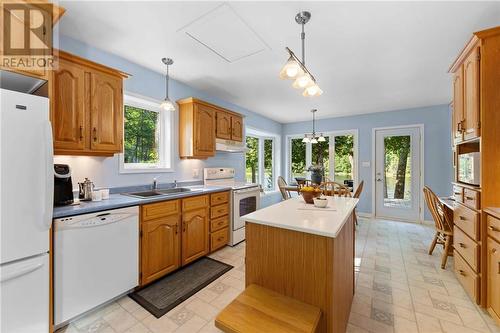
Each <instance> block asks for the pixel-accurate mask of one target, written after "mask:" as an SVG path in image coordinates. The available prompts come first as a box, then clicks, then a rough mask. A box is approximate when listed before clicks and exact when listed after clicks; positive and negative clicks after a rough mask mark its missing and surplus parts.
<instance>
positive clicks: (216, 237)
mask: <svg viewBox="0 0 500 333" xmlns="http://www.w3.org/2000/svg"><path fill="white" fill-rule="evenodd" d="M229 198H230V192H229V191H226V192H219V193H214V194H211V195H210V252H214V251H216V250H218V249H220V248H222V247H224V246H226V245H227V243H228V242H229V212H230V209H231V208H230V203H229Z"/></svg>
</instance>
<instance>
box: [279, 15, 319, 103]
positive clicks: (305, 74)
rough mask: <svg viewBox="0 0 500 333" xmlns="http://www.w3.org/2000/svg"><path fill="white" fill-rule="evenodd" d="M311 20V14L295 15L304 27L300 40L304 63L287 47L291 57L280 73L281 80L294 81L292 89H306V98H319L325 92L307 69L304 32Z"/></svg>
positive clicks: (296, 19) (296, 20)
mask: <svg viewBox="0 0 500 333" xmlns="http://www.w3.org/2000/svg"><path fill="white" fill-rule="evenodd" d="M310 19H311V13H310V12H300V13H298V14H297V15H295V22H297V23H298V24H300V25H301V26H302V32H301V34H300V39H301V41H302V61H301V60H299V59H298V58H297V56H296V55H295V53H293V52H292V50H290V49H289V48H288V47H287V48H286V50H287V52H288V54H289V55H290V57H289V58H288V61H287V62H286V64H285V65H284V66H283V68H282V69H281V71H280V78H281V79H283V80H294V81H293V84H292V87H294V88H296V89H304V92H303V93H302V95H303V96H306V97H314V96H319V95H321V94H322V93H323V90H321V88H320V87H319V86H318V84H317V83H316V79H315V78H314V76H313V75H312V74H311V72H309V70H308V69H307V67H306V60H305V58H306V57H305V39H306V33H305V32H304V26H305V24H306V23H307V22H309V20H310Z"/></svg>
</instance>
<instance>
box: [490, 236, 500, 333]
mask: <svg viewBox="0 0 500 333" xmlns="http://www.w3.org/2000/svg"><path fill="white" fill-rule="evenodd" d="M487 246H488V250H487V265H488V295H487V299H488V303H487V307H488V311H489V312H490V313H491V315H492V316H493V317H494V318H495V319H496V320H497V322H498V324H499V325H500V243H498V242H496V241H495V240H494V239H492V238H490V237H488V245H487Z"/></svg>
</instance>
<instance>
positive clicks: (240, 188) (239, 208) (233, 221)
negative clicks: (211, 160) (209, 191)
mask: <svg viewBox="0 0 500 333" xmlns="http://www.w3.org/2000/svg"><path fill="white" fill-rule="evenodd" d="M234 177H235V171H234V169H233V168H205V169H203V180H204V182H205V185H208V186H227V187H231V203H230V205H231V214H230V230H229V245H231V246H234V245H236V244H238V243H240V242H242V241H244V240H245V221H244V220H243V219H241V216H243V215H246V214H250V213H252V212H254V211H256V210H258V209H259V208H260V186H259V185H258V184H254V183H245V182H238V181H236V180H235V179H234Z"/></svg>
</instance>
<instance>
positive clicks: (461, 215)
mask: <svg viewBox="0 0 500 333" xmlns="http://www.w3.org/2000/svg"><path fill="white" fill-rule="evenodd" d="M479 219H480V216H479V213H478V212H476V211H474V210H472V209H470V208H467V207H465V206H462V205H456V207H455V210H454V211H453V222H454V223H455V225H456V226H458V227H459V228H460V229H462V231H463V232H465V233H466V234H467V235H468V236H469V237H470V238H472V239H474V240H479Z"/></svg>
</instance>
